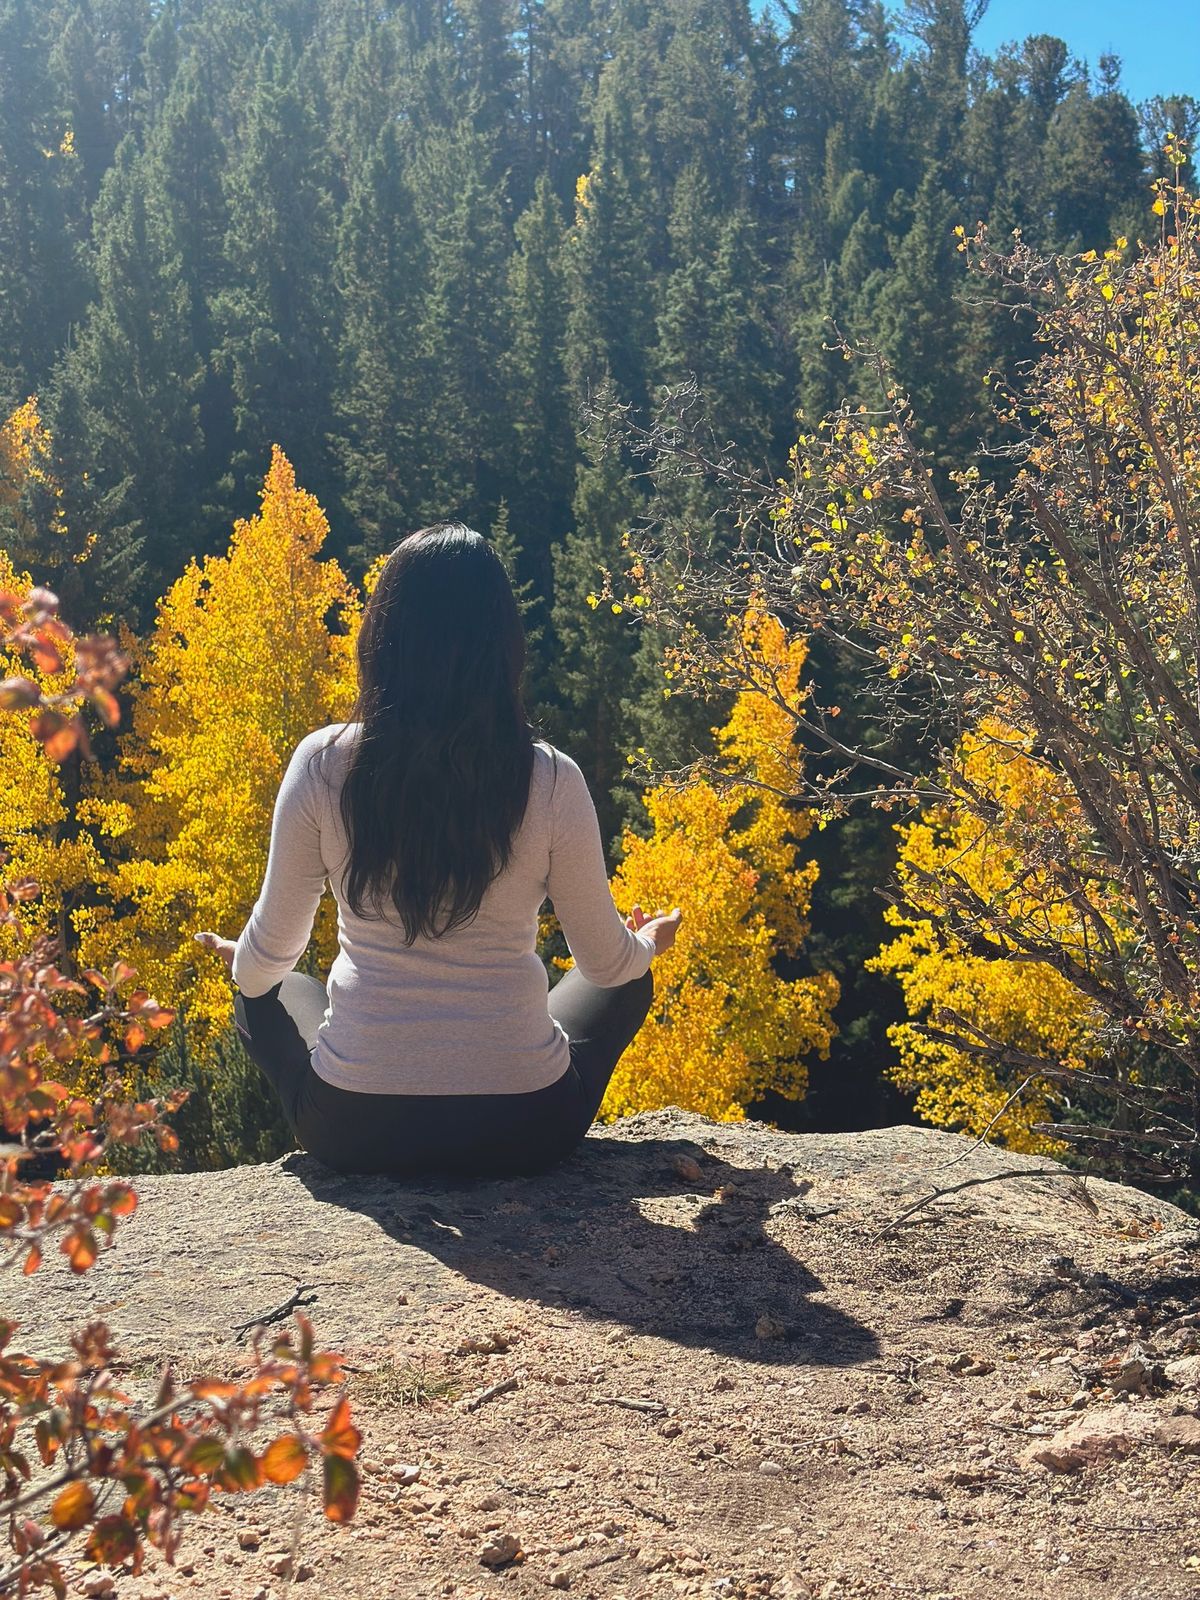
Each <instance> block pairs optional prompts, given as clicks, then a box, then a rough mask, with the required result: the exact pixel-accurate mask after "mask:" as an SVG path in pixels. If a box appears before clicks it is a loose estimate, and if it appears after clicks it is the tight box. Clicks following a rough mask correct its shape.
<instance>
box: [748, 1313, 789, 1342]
mask: <svg viewBox="0 0 1200 1600" xmlns="http://www.w3.org/2000/svg"><path fill="white" fill-rule="evenodd" d="M786 1332H787V1329H786V1328H785V1327H784V1325H783V1323H782V1322H780V1320H779V1318H778V1317H772V1316H770V1315H769V1314H768V1313H767V1312H765V1311H764V1312H763V1314H762V1316H760V1317H759V1319H758V1321H757V1322H756V1323H755V1324H754V1337H755V1338H756V1339H782V1338H783V1336H784V1334H785V1333H786Z"/></svg>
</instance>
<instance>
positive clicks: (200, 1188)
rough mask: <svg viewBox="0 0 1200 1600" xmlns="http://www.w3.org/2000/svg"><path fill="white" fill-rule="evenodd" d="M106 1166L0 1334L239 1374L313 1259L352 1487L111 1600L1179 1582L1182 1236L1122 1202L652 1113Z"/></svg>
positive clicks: (1023, 1175)
mask: <svg viewBox="0 0 1200 1600" xmlns="http://www.w3.org/2000/svg"><path fill="white" fill-rule="evenodd" d="M1001 1174H1017V1175H1016V1176H1009V1177H1004V1178H1000V1177H999V1175H1001ZM968 1180H986V1181H981V1182H974V1183H972V1185H971V1186H970V1187H966V1188H962V1189H960V1190H959V1191H958V1192H956V1193H954V1194H949V1195H946V1196H944V1197H942V1198H939V1199H935V1200H933V1201H932V1202H931V1203H930V1204H928V1205H924V1206H920V1207H919V1208H918V1209H916V1210H914V1211H913V1212H912V1214H911V1215H909V1216H908V1217H907V1218H905V1219H904V1220H902V1221H901V1220H898V1219H900V1218H901V1216H902V1214H903V1213H904V1212H905V1211H906V1210H907V1209H908V1208H909V1207H912V1206H914V1205H915V1204H916V1202H918V1201H921V1200H922V1199H923V1198H925V1197H927V1196H930V1195H932V1194H933V1193H934V1191H935V1190H936V1189H939V1188H947V1187H949V1186H950V1185H957V1184H964V1183H965V1182H967V1181H968ZM993 1180H998V1181H993ZM137 1187H138V1190H139V1195H140V1199H141V1204H140V1206H139V1209H138V1211H137V1213H136V1215H135V1216H134V1217H133V1218H132V1219H131V1221H130V1222H129V1223H128V1224H127V1225H125V1226H124V1227H123V1229H122V1230H121V1232H120V1234H119V1236H118V1241H117V1244H116V1246H115V1248H114V1249H113V1250H112V1251H111V1252H110V1253H108V1254H106V1255H105V1256H104V1257H102V1258H101V1260H100V1262H99V1263H98V1264H97V1266H96V1268H95V1269H94V1270H93V1271H92V1272H91V1273H90V1274H88V1276H87V1277H86V1278H84V1279H75V1278H74V1277H73V1276H72V1275H71V1274H70V1273H69V1271H68V1270H67V1269H66V1266H65V1263H62V1262H58V1261H55V1262H50V1263H48V1264H47V1266H46V1267H44V1268H43V1270H42V1271H40V1272H39V1273H38V1274H37V1275H36V1276H35V1277H34V1278H32V1279H29V1280H23V1281H21V1282H19V1283H10V1284H9V1300H8V1303H7V1305H6V1308H5V1309H6V1314H9V1315H14V1316H16V1317H18V1318H19V1320H20V1321H21V1323H22V1332H21V1335H20V1340H21V1341H22V1342H23V1343H24V1345H25V1346H26V1347H27V1348H32V1349H35V1350H38V1351H39V1352H50V1351H52V1350H61V1348H62V1345H63V1340H64V1337H65V1334H66V1332H67V1330H68V1329H69V1328H70V1327H71V1326H73V1325H76V1324H78V1323H79V1322H81V1321H84V1320H86V1319H87V1318H89V1317H103V1318H104V1319H105V1320H106V1321H107V1322H108V1323H109V1325H110V1327H111V1328H112V1329H113V1332H114V1335H115V1337H116V1339H117V1342H118V1344H119V1346H120V1348H121V1350H122V1352H123V1355H124V1356H125V1358H126V1359H127V1360H128V1362H129V1363H130V1382H131V1384H136V1383H137V1382H139V1381H147V1382H148V1381H149V1380H150V1378H151V1375H152V1374H154V1373H155V1372H156V1371H157V1367H158V1365H159V1363H160V1362H161V1361H163V1360H164V1359H171V1360H173V1361H174V1362H175V1363H176V1365H177V1367H178V1369H179V1370H180V1371H182V1372H183V1373H184V1374H185V1375H186V1374H187V1372H189V1371H193V1370H201V1369H203V1370H206V1371H222V1372H235V1371H236V1370H237V1369H238V1366H239V1363H240V1362H242V1361H243V1360H244V1353H245V1349H246V1344H247V1341H248V1338H249V1336H248V1335H240V1336H239V1335H238V1334H237V1333H236V1331H235V1330H236V1329H237V1328H238V1327H239V1326H240V1325H242V1324H245V1323H247V1322H249V1321H251V1320H252V1319H253V1318H254V1317H255V1316H256V1315H260V1314H262V1313H264V1312H266V1311H268V1310H269V1309H270V1308H272V1307H273V1306H275V1305H277V1304H278V1303H279V1302H280V1301H283V1300H285V1299H286V1298H287V1297H288V1296H289V1294H290V1293H291V1292H292V1291H293V1290H294V1289H295V1288H296V1287H297V1286H298V1285H301V1284H303V1285H308V1286H311V1287H310V1289H309V1291H308V1292H309V1293H310V1294H311V1295H312V1296H313V1297H315V1298H314V1300H313V1304H312V1305H311V1308H310V1310H309V1315H310V1316H312V1318H313V1319H314V1321H315V1323H316V1326H317V1331H318V1336H319V1338H320V1341H321V1343H322V1344H324V1345H325V1346H326V1347H328V1348H333V1349H338V1350H341V1351H343V1352H344V1353H345V1355H346V1357H347V1359H348V1360H349V1361H350V1362H351V1363H352V1364H353V1367H354V1368H355V1369H356V1371H355V1372H354V1374H353V1376H352V1378H351V1385H350V1395H351V1400H352V1403H353V1405H354V1407H355V1414H356V1420H357V1421H358V1422H359V1423H360V1425H361V1426H362V1427H363V1428H364V1432H365V1436H366V1437H365V1441H364V1448H363V1462H364V1468H365V1473H366V1481H365V1489H364V1494H363V1499H362V1504H361V1507H360V1512H359V1516H358V1518H357V1520H356V1522H355V1523H354V1524H353V1525H352V1526H351V1527H349V1528H332V1527H326V1526H324V1525H323V1524H322V1521H321V1518H320V1516H319V1514H318V1512H317V1510H316V1508H315V1507H313V1506H304V1505H303V1504H302V1503H301V1502H300V1501H299V1500H298V1498H297V1496H296V1495H295V1494H294V1493H293V1492H292V1491H288V1490H284V1491H270V1492H264V1493H262V1494H260V1495H256V1496H253V1497H233V1496H229V1497H224V1498H223V1499H222V1501H221V1503H220V1505H219V1506H218V1507H216V1508H215V1509H214V1511H213V1512H212V1513H211V1514H209V1515H207V1516H206V1517H205V1518H203V1519H201V1520H199V1521H198V1522H197V1523H196V1524H194V1525H193V1526H192V1528H191V1529H190V1531H189V1533H188V1535H187V1537H186V1539H185V1544H184V1549H183V1551H182V1553H181V1555H180V1557H179V1564H178V1565H177V1566H176V1567H175V1568H174V1569H171V1568H168V1567H166V1566H165V1565H163V1564H162V1563H161V1562H157V1561H152V1562H151V1563H149V1564H148V1566H147V1569H146V1571H145V1572H143V1573H142V1574H141V1575H140V1576H138V1577H131V1576H124V1575H120V1574H118V1575H117V1586H116V1590H115V1593H116V1594H117V1595H118V1596H119V1597H120V1600H168V1597H170V1600H185V1597H190V1596H195V1597H197V1600H241V1597H243V1596H246V1597H248V1596H251V1595H259V1596H260V1597H261V1600H282V1596H283V1594H284V1591H285V1590H288V1591H289V1592H297V1593H307V1594H309V1595H311V1596H313V1597H314V1600H318V1597H319V1600H325V1597H326V1596H330V1597H332V1596H334V1595H337V1596H339V1597H343V1596H344V1597H346V1600H410V1597H411V1600H418V1597H419V1600H429V1597H433V1596H439V1595H445V1596H457V1597H459V1600H469V1597H477V1596H478V1597H483V1596H485V1595H488V1596H490V1595H494V1594H501V1593H511V1594H513V1595H526V1596H528V1595H537V1594H542V1593H548V1592H550V1591H554V1592H558V1591H560V1590H569V1591H570V1592H571V1593H573V1594H576V1595H582V1596H594V1597H596V1600H601V1597H603V1600H621V1597H624V1600H642V1597H652V1596H659V1595H662V1596H672V1595H680V1594H683V1595H697V1596H713V1597H727V1600H756V1597H762V1600H766V1597H776V1600H786V1597H791V1600H816V1597H820V1600H839V1597H851V1596H854V1597H876V1596H878V1597H880V1600H882V1597H884V1596H888V1597H894V1596H912V1597H913V1600H918V1597H920V1600H980V1597H990V1596H993V1595H995V1596H1002V1595H1003V1596H1007V1595H1011V1594H1015V1593H1018V1592H1019V1593H1020V1594H1021V1595H1023V1596H1027V1597H1039V1596H1046V1597H1052V1596H1053V1597H1057V1596H1063V1597H1066V1596H1068V1595H1069V1596H1071V1597H1072V1600H1091V1597H1095V1600H1100V1597H1102V1596H1103V1597H1104V1600H1151V1597H1153V1600H1198V1597H1200V1517H1198V1515H1197V1508H1196V1500H1195V1493H1194V1470H1195V1463H1194V1456H1195V1453H1196V1452H1197V1450H1198V1449H1200V1420H1198V1419H1197V1415H1196V1412H1197V1405H1198V1396H1197V1370H1198V1369H1197V1355H1198V1353H1200V1275H1198V1268H1200V1229H1198V1228H1197V1226H1196V1225H1195V1224H1194V1223H1193V1221H1192V1220H1191V1219H1190V1218H1188V1217H1187V1216H1186V1215H1185V1214H1183V1213H1182V1212H1179V1211H1177V1210H1175V1209H1174V1208H1172V1207H1171V1206H1169V1205H1166V1204H1163V1203H1161V1202H1158V1201H1156V1200H1154V1199H1152V1198H1150V1197H1148V1196H1147V1195H1145V1194H1141V1193H1139V1192H1137V1191H1134V1190H1131V1189H1125V1188H1122V1187H1120V1186H1117V1185H1114V1184H1108V1183H1103V1182H1099V1181H1094V1180H1089V1181H1088V1182H1087V1183H1086V1185H1085V1184H1083V1183H1082V1182H1081V1181H1080V1180H1079V1179H1078V1178H1076V1177H1074V1176H1072V1175H1070V1174H1068V1173H1066V1172H1065V1171H1064V1170H1063V1169H1061V1168H1058V1167H1056V1166H1055V1164H1054V1163H1053V1162H1050V1161H1045V1160H1039V1159H1034V1158H1028V1157H1021V1156H1012V1155H1010V1154H1008V1153H1005V1152H997V1151H994V1150H991V1149H989V1148H987V1147H982V1148H978V1149H975V1148H972V1147H971V1145H970V1143H969V1141H967V1140H965V1139H959V1138H956V1137H954V1136H951V1135H947V1134H940V1133H936V1132H933V1131H932V1130H929V1129H918V1128H892V1129H880V1130H875V1131H872V1132H869V1133H859V1134H846V1135H799V1136H797V1135H787V1134H781V1133H777V1132H775V1131H773V1130H771V1129H768V1128H764V1127H762V1126H760V1125H756V1124H744V1125H740V1126H739V1125H729V1124H714V1123H709V1122H706V1121H705V1120H703V1119H701V1118H698V1117H693V1116H687V1115H684V1114H682V1113H676V1112H662V1113H655V1114H653V1115H647V1116H642V1117H638V1118H633V1119H631V1120H629V1121H627V1122H625V1123H622V1124H618V1125H617V1126H616V1127H614V1128H610V1129H604V1130H600V1129H597V1130H596V1131H595V1133H594V1134H593V1135H592V1136H591V1137H590V1138H589V1139H588V1140H587V1141H586V1143H585V1145H584V1147H583V1148H582V1149H581V1150H580V1151H579V1152H578V1153H577V1155H576V1156H575V1157H573V1158H572V1160H571V1161H570V1162H568V1163H567V1164H565V1165H564V1166H563V1167H561V1168H560V1169H558V1170H557V1171H556V1172H554V1173H552V1174H549V1175H547V1176H545V1177H541V1178H537V1179H531V1180H521V1181H511V1182H488V1183H474V1184H451V1185H446V1184H437V1183H412V1184H407V1183H406V1184H398V1183H392V1182H389V1181H386V1180H379V1179H369V1178H368V1179H363V1178H358V1179H352V1178H342V1177H338V1176H336V1175H335V1174H332V1173H330V1172H328V1171H327V1170H325V1169H323V1168H322V1167H320V1166H319V1165H318V1164H317V1163H315V1162H314V1161H312V1160H311V1159H310V1158H308V1157H307V1156H303V1155H293V1156H290V1157H287V1158H285V1159H284V1160H283V1161H281V1162H277V1163H274V1164H272V1165H269V1166H260V1167H247V1168H241V1169H235V1170H233V1171H229V1172H222V1173H207V1174H199V1175H191V1176H180V1177H169V1178H146V1179H139V1180H138V1184H137ZM1135 1372H1136V1373H1137V1374H1138V1375H1139V1376H1138V1381H1137V1383H1134V1382H1133V1378H1132V1377H1131V1376H1130V1375H1131V1374H1132V1373H1135ZM1118 1439H1119V1440H1120V1441H1121V1443H1120V1445H1119V1446H1117V1445H1116V1444H1115V1443H1114V1441H1116V1440H1118ZM1104 1440H1107V1441H1109V1443H1110V1444H1112V1446H1113V1447H1112V1448H1111V1449H1110V1448H1108V1447H1106V1446H1105V1445H1104V1444H1103V1443H1101V1441H1104ZM1056 1451H1057V1453H1058V1454H1059V1455H1060V1456H1061V1457H1062V1461H1061V1463H1055V1462H1054V1461H1052V1460H1047V1459H1045V1458H1047V1457H1053V1456H1054V1455H1055V1453H1056ZM297 1507H299V1511H298V1512H297ZM297 1514H299V1515H300V1517H301V1519H302V1522H303V1524H304V1526H303V1558H304V1564H303V1565H298V1566H297V1567H296V1576H295V1577H294V1578H289V1577H288V1574H289V1572H290V1571H291V1567H290V1564H289V1561H288V1556H289V1553H290V1549H291V1530H292V1526H293V1519H294V1518H295V1516H296V1515H297Z"/></svg>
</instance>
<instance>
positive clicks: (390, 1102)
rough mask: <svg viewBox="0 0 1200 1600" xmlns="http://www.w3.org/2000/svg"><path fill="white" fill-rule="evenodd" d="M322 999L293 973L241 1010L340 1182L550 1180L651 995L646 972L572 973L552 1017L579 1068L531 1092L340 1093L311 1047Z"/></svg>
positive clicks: (554, 996)
mask: <svg viewBox="0 0 1200 1600" xmlns="http://www.w3.org/2000/svg"><path fill="white" fill-rule="evenodd" d="M318 991H319V992H318ZM323 993H324V990H323V989H322V988H321V986H320V985H319V984H318V983H317V981H316V979H314V978H305V977H304V976H303V974H300V973H289V974H288V977H287V978H285V979H284V981H283V984H282V985H281V984H276V985H275V987H274V988H273V989H270V990H268V991H267V993H266V994H264V995H259V996H257V997H255V998H253V999H250V998H247V997H246V996H245V995H240V994H239V995H238V996H237V997H236V1000H235V1003H234V1010H235V1016H236V1020H237V1030H238V1033H239V1034H240V1035H241V1040H242V1043H243V1045H244V1046H245V1047H246V1053H247V1054H248V1055H249V1056H250V1057H251V1059H252V1060H253V1061H255V1062H256V1063H257V1064H258V1066H259V1067H260V1068H261V1069H262V1071H263V1073H264V1074H265V1075H266V1077H267V1078H268V1079H269V1080H270V1082H271V1083H272V1085H273V1086H274V1088H275V1090H276V1092H277V1093H278V1095H279V1098H280V1101H281V1102H282V1104H283V1110H284V1115H285V1116H286V1118H287V1121H288V1126H289V1127H290V1128H291V1130H292V1132H293V1133H294V1134H295V1136H296V1139H297V1141H298V1143H299V1144H300V1145H301V1147H302V1148H303V1149H305V1150H307V1151H308V1152H309V1153H310V1154H311V1155H314V1156H316V1158H317V1159H318V1160H319V1161H322V1162H324V1163H325V1165H326V1166H330V1167H334V1168H336V1169H337V1170H338V1171H340V1172H385V1173H390V1174H391V1175H392V1176H394V1177H406V1176H412V1175H415V1174H418V1173H427V1172H447V1173H455V1174H459V1175H467V1176H485V1177H495V1176H499V1175H503V1174H520V1173H531V1172H538V1171H542V1170H544V1169H545V1168H546V1167H550V1166H553V1165H554V1163H555V1162H557V1161H560V1160H562V1158H563V1157H564V1156H566V1155H568V1154H569V1153H570V1151H571V1150H572V1149H573V1148H574V1147H575V1145H576V1144H578V1142H579V1141H580V1139H582V1138H583V1136H584V1134H585V1133H586V1132H587V1130H588V1128H589V1127H590V1126H591V1124H592V1122H593V1120H594V1119H595V1116H596V1113H597V1111H598V1110H599V1109H600V1102H601V1101H602V1100H603V1099H604V1091H605V1090H606V1089H607V1087H608V1080H609V1079H610V1078H611V1077H612V1074H613V1070H614V1068H615V1067H616V1065H617V1062H618V1061H619V1060H620V1059H621V1056H622V1055H623V1054H624V1052H625V1051H626V1049H628V1047H629V1045H630V1043H631V1042H632V1040H633V1037H634V1035H635V1034H636V1033H637V1031H638V1029H639V1028H640V1027H641V1025H642V1023H643V1021H644V1020H645V1017H646V1013H647V1012H648V1011H649V1009H650V1001H651V998H652V996H653V993H654V985H653V980H652V979H651V976H650V974H649V973H648V972H647V973H646V974H645V976H644V977H641V978H635V979H634V980H633V981H632V982H631V983H625V984H622V985H620V987H619V988H615V989H601V988H598V987H597V986H596V985H595V984H594V983H589V982H588V981H587V979H586V978H584V977H582V976H581V975H580V973H579V972H578V970H576V969H574V968H573V969H572V970H571V971H570V972H568V973H566V974H565V975H564V976H563V977H562V978H561V979H560V980H559V982H558V983H557V984H556V985H555V987H554V988H553V989H552V990H551V992H550V1015H551V1016H552V1017H553V1018H554V1019H555V1020H556V1021H557V1022H558V1024H559V1026H560V1027H561V1028H562V1029H563V1032H564V1033H565V1034H566V1036H567V1038H568V1040H569V1041H570V1050H571V1059H570V1064H569V1066H568V1067H567V1070H566V1071H565V1072H564V1073H563V1075H562V1077H561V1078H559V1079H557V1080H556V1081H555V1082H554V1083H552V1084H549V1085H548V1086H547V1087H546V1088H545V1089H536V1090H532V1091H529V1092H527V1093H522V1094H360V1093H359V1092H358V1091H357V1090H353V1089H338V1088H335V1087H334V1086H333V1085H332V1084H328V1083H326V1082H325V1080H324V1079H323V1078H320V1077H318V1076H317V1073H316V1072H315V1071H314V1069H313V1065H312V1058H311V1055H310V1047H309V1043H308V1041H307V1040H306V1038H305V1033H306V1032H307V1033H308V1034H309V1035H310V1036H311V1033H312V1027H313V1022H312V1019H313V1016H314V1014H315V1007H317V1006H320V1008H321V1010H323V1008H324V1002H323V1000H322V999H321V996H322V995H323ZM302 1028H303V1029H304V1031H303V1032H302Z"/></svg>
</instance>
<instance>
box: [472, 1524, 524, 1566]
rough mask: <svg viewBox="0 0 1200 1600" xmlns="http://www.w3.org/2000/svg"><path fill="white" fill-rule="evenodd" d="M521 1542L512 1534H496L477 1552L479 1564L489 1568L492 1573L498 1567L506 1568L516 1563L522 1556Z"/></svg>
mask: <svg viewBox="0 0 1200 1600" xmlns="http://www.w3.org/2000/svg"><path fill="white" fill-rule="evenodd" d="M522 1553H523V1552H522V1550H521V1541H520V1539H518V1538H517V1537H516V1535H515V1534H512V1533H497V1534H494V1535H493V1536H492V1538H490V1539H489V1540H488V1542H487V1544H485V1545H484V1547H483V1549H482V1550H481V1551H480V1552H479V1563H480V1565H481V1566H484V1567H491V1568H492V1570H493V1571H495V1570H497V1569H498V1568H500V1567H507V1566H508V1565H509V1563H510V1562H512V1561H516V1560H518V1559H519V1557H520V1556H521V1555H522Z"/></svg>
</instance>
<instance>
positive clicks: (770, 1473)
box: [758, 1461, 783, 1478]
mask: <svg viewBox="0 0 1200 1600" xmlns="http://www.w3.org/2000/svg"><path fill="white" fill-rule="evenodd" d="M758 1470H759V1471H760V1472H761V1473H762V1475H763V1477H764V1478H782V1477H783V1468H782V1467H781V1466H780V1465H779V1463H778V1461H760V1462H759V1463H758Z"/></svg>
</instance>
